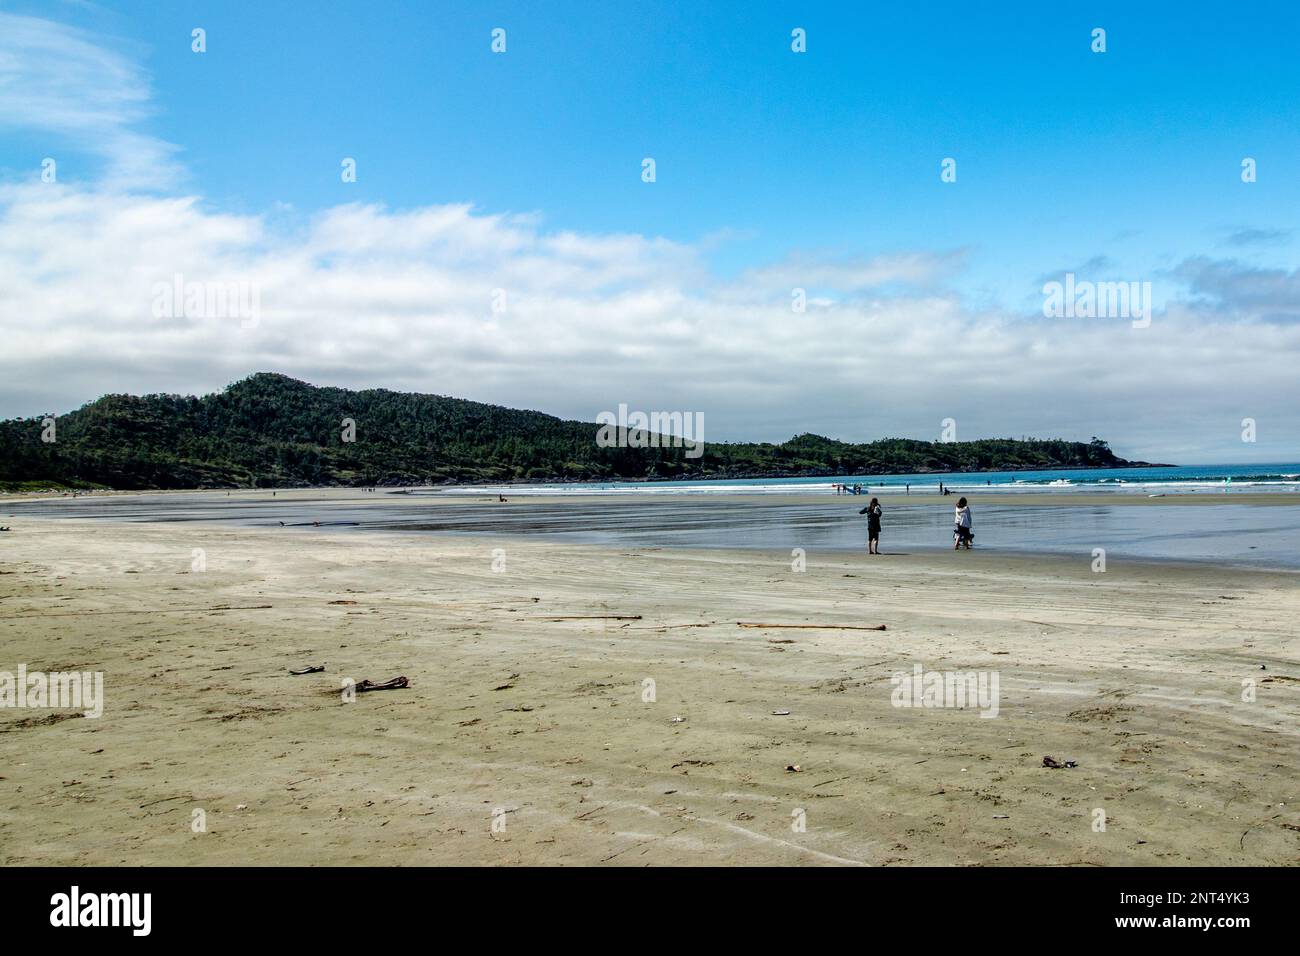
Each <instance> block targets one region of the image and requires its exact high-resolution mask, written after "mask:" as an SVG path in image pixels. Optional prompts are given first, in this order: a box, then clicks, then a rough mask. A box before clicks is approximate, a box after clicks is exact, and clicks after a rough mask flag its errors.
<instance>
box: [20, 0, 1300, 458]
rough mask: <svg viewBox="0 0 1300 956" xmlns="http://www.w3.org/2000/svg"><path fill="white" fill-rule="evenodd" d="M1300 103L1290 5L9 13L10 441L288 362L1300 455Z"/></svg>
mask: <svg viewBox="0 0 1300 956" xmlns="http://www.w3.org/2000/svg"><path fill="white" fill-rule="evenodd" d="M990 8H992V9H990ZM1097 28H1100V29H1103V30H1104V31H1105V38H1104V39H1105V50H1104V52H1098V51H1095V50H1094V47H1095V46H1096V45H1097V41H1096V39H1095V38H1094V31H1095V30H1096V29H1097ZM196 29H202V30H203V31H204V41H205V49H204V50H203V52H196V51H195V50H194V45H195V40H194V35H193V31H194V30H196ZM498 29H499V30H503V31H504V43H505V48H504V51H503V52H494V50H493V31H494V30H498ZM795 30H801V31H803V34H802V35H803V36H804V37H805V39H806V43H805V49H804V51H803V52H796V51H795V50H794V49H792V46H793V45H795V40H794V39H793V37H792V31H795ZM1297 113H1300V7H1298V6H1297V5H1295V4H1294V3H1283V2H1263V3H1256V4H1248V5H1228V4H1222V3H1207V2H1179V3H1174V2H1168V3H1166V2H1149V3H1142V4H1133V3H1083V2H1080V3H1071V4H1043V3H1030V2H1008V3H1002V4H970V3H942V2H941V3H929V4H924V5H913V4H889V5H886V4H875V3H862V2H855V3H843V4H841V3H778V2H749V3H730V2H716V3H709V4H695V3H662V2H654V0H642V2H637V3H613V2H609V0H604V2H599V3H586V2H556V3H548V4H540V3H531V2H518V3H491V2H487V3H485V2H441V0H426V2H412V3H397V2H382V0H380V2H366V3H361V2H321V3H317V4H312V5H311V6H310V7H305V6H303V5H302V4H292V3H286V2H273V0H272V2H266V0H263V2H257V3H251V2H239V0H235V2H232V0H225V2H220V3H215V2H213V3H198V2H185V0H178V2H171V3H167V4H157V3H144V2H139V3H137V2H89V0H41V2H39V3H34V2H24V0H16V2H0V342H3V343H4V345H3V347H0V416H6V417H8V416H20V415H21V416H30V415H38V414H46V413H50V412H65V411H68V410H71V409H73V408H76V407H78V406H79V405H81V404H83V403H85V402H88V401H91V400H93V399H95V398H97V397H99V396H100V395H101V394H104V393H106V392H131V393H137V394H138V393H145V392H179V393H185V394H204V393H207V392H211V391H216V390H219V389H221V388H222V387H224V386H225V385H227V384H229V383H230V382H232V381H235V380H237V379H239V378H243V377H245V376H247V375H249V374H251V373H253V372H257V371H279V372H283V373H285V374H289V375H293V376H295V377H298V378H302V379H304V380H307V381H310V382H313V383H315V384H321V385H338V386H344V387H350V388H369V387H387V388H393V389H400V390H410V391H420V392H431V393H436V394H443V395H454V396H457V397H462V398H469V399H474V400H477V401H485V402H493V403H497V404H502V405H509V406H514V407H523V408H533V409H538V410H542V411H546V412H550V413H552V414H556V415H560V416H562V417H566V418H574V419H580V420H588V421H594V419H595V416H596V415H597V413H599V412H600V411H603V410H612V409H616V408H617V407H618V405H619V404H620V403H625V404H627V405H628V406H629V407H630V408H632V409H643V410H646V411H655V410H662V411H674V410H675V411H683V412H695V413H697V414H702V415H703V416H704V421H705V433H706V439H707V440H714V441H718V440H762V441H780V440H783V439H786V438H789V437H791V436H792V435H794V434H797V433H801V432H816V433H819V434H824V435H829V436H832V437H836V438H841V439H845V440H851V441H866V440H871V439H874V438H881V437H893V436H903V437H912V438H924V439H936V438H938V437H939V435H940V432H941V429H942V427H943V422H944V420H945V419H952V420H953V422H955V427H956V437H957V438H958V439H959V440H960V439H973V438H980V437H1020V436H1031V435H1032V436H1037V437H1045V438H1046V437H1062V438H1069V439H1077V440H1083V441H1087V440H1088V439H1090V438H1091V437H1092V436H1094V435H1096V436H1100V437H1102V438H1105V439H1107V440H1109V441H1110V443H1111V446H1112V448H1113V449H1114V450H1115V451H1116V452H1117V453H1118V454H1120V455H1123V456H1125V457H1129V458H1141V459H1145V460H1151V461H1173V462H1178V463H1186V464H1205V463H1220V462H1222V463H1228V462H1252V461H1255V462H1294V461H1297V460H1300V416H1298V415H1297V412H1296V406H1297V399H1298V398H1300V389H1298V388H1297V386H1296V384H1295V383H1296V381H1297V374H1296V370H1295V359H1296V356H1297V354H1298V352H1300V272H1297V265H1296V262H1297V255H1296V254H1297V251H1300V234H1298V233H1297V224H1296V218H1297V210H1298V209H1300V122H1297ZM647 158H649V159H653V161H654V181H652V182H647V181H645V177H644V174H643V173H644V161H645V160H646V159H647ZM348 159H350V160H353V161H355V171H356V175H355V181H344V180H345V176H344V175H343V172H344V169H343V163H344V161H345V160H348ZM1246 159H1250V160H1253V164H1252V165H1253V169H1254V181H1252V182H1245V181H1243V160H1246ZM49 160H52V161H53V167H52V169H51V168H50V166H49V163H48V162H47V161H49ZM945 160H953V161H954V162H955V166H954V167H953V168H955V180H954V181H945V177H944V176H943V175H942V173H943V170H944V161H945ZM949 178H952V177H949ZM1066 273H1074V274H1075V275H1076V277H1077V279H1078V280H1081V281H1089V282H1125V283H1137V284H1138V286H1137V287H1138V288H1139V289H1141V288H1143V285H1142V284H1143V283H1149V284H1150V285H1149V289H1150V297H1151V302H1152V310H1151V314H1150V316H1149V318H1150V321H1149V322H1147V323H1143V322H1141V321H1137V322H1134V321H1130V319H1129V317H1128V316H1127V315H1123V316H1096V317H1089V316H1086V315H1083V316H1080V315H1066V316H1048V315H1045V314H1044V300H1045V292H1044V285H1045V283H1049V282H1052V281H1061V282H1064V281H1065V274H1066ZM178 276H179V277H180V278H179V279H177V277H178ZM176 283H179V284H180V285H181V287H182V289H183V290H184V289H185V288H186V286H187V285H188V286H197V288H199V289H200V291H204V292H208V291H210V290H212V289H214V288H217V287H222V288H225V287H230V288H238V289H239V290H241V292H242V293H243V294H244V299H243V300H240V301H242V302H243V303H244V305H243V306H242V309H243V311H242V312H241V311H239V310H238V309H232V308H230V307H227V308H225V309H224V310H223V308H222V307H221V306H220V304H219V303H215V304H214V303H212V302H208V303H206V304H205V305H204V307H203V308H201V309H200V308H190V309H186V308H182V307H179V306H176V305H171V306H166V305H164V306H161V307H160V305H159V303H160V296H162V295H163V293H162V291H161V289H162V287H163V286H164V285H165V286H167V287H168V288H170V287H172V286H173V285H174V284H176ZM795 290H803V292H802V297H803V301H804V303H805V305H804V307H803V309H802V311H800V310H799V309H798V308H797V307H796V305H795V302H796V299H798V298H799V293H796V291H795ZM252 310H255V311H256V316H255V317H252V316H251V311H252ZM1245 419H1251V420H1253V422H1254V437H1255V441H1249V442H1248V441H1243V440H1242V436H1243V420H1245Z"/></svg>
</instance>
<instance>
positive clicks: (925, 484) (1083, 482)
mask: <svg viewBox="0 0 1300 956" xmlns="http://www.w3.org/2000/svg"><path fill="white" fill-rule="evenodd" d="M940 482H943V484H944V485H946V486H947V487H949V488H951V489H953V491H954V492H958V493H962V492H971V491H981V490H982V491H998V492H1017V491H1032V492H1036V493H1042V492H1045V491H1050V492H1070V491H1086V492H1090V493H1098V492H1103V493H1115V494H1147V495H1152V494H1173V493H1184V492H1192V491H1197V492H1205V491H1225V490H1228V489H1230V490H1231V491H1233V492H1238V491H1274V492H1289V491H1300V464H1296V463H1292V464H1261V465H1175V466H1169V467H1161V468H1061V469H1052V470H1047V471H991V472H944V473H939V472H935V473H927V474H923V475H922V474H910V475H844V476H841V477H827V478H821V477H819V478H745V479H722V480H711V481H619V482H604V483H601V482H586V483H580V484H579V483H559V484H546V483H540V484H535V485H504V486H495V485H493V486H482V485H476V486H465V487H457V488H447V489H444V488H439V489H437V491H438V493H439V494H481V493H483V492H485V491H488V492H491V491H498V490H499V491H501V492H502V493H513V494H524V495H527V494H546V495H553V494H565V495H569V494H572V495H596V494H627V493H629V492H637V493H648V494H745V493H748V494H763V493H765V492H767V493H770V492H779V493H781V494H790V493H798V492H806V493H808V494H829V493H831V489H832V487H833V486H834V485H836V484H847V485H862V487H863V488H864V489H872V488H874V489H877V490H880V489H890V490H895V489H896V490H902V489H903V488H904V487H906V486H908V485H910V486H911V487H912V488H913V489H915V490H919V491H922V492H924V491H927V490H928V491H933V490H935V489H937V488H938V486H939V483H940Z"/></svg>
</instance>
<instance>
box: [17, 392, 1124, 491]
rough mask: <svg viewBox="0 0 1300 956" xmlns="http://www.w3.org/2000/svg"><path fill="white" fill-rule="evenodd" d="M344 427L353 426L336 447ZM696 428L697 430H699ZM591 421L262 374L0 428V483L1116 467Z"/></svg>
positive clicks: (1048, 445)
mask: <svg viewBox="0 0 1300 956" xmlns="http://www.w3.org/2000/svg"><path fill="white" fill-rule="evenodd" d="M344 419H351V420H352V421H353V422H354V423H355V440H353V441H345V440H344V432H345V428H346V425H345V423H344ZM706 425H707V423H706ZM597 428H598V426H597V425H595V424H594V423H589V422H574V421H563V420H561V419H559V418H555V417H554V416H551V415H545V414H542V413H541V412H528V411H519V410H517V409H512V408H502V407H500V406H497V405H483V404H480V403H478V402H469V401H464V400H462V399H456V398H444V397H442V396H437V395H420V394H414V393H405V392H390V391H387V390H385V389H369V390H366V391H361V392H353V391H348V390H346V389H341V388H316V387H314V386H311V385H308V384H306V383H305V382H299V381H297V380H295V379H292V378H288V377H287V376H284V375H276V374H271V373H260V374H257V375H253V376H251V377H249V378H246V379H244V380H243V381H240V382H236V383H235V384H233V385H231V386H229V387H228V388H227V389H226V390H225V391H223V392H220V393H218V394H215V395H205V396H204V397H202V398H195V397H192V396H180V395H145V396H140V397H137V396H132V395H106V396H104V397H103V398H101V399H99V400H98V401H95V402H91V403H90V404H88V405H86V406H84V407H82V408H80V409H78V410H76V411H74V412H70V413H68V414H66V415H60V416H58V417H57V419H56V421H55V427H54V434H53V437H54V439H55V440H54V441H52V442H51V441H43V440H42V432H43V430H44V431H45V432H46V434H47V437H49V436H48V428H44V427H43V425H42V419H40V418H29V419H13V420H10V421H4V422H0V486H4V487H7V488H15V487H26V488H37V487H45V486H49V485H64V486H68V487H88V486H107V487H111V488H122V489H148V488H198V487H207V488H214V487H268V486H292V485H298V486H302V485H372V484H374V485H395V484H422V483H434V484H436V483H445V482H453V481H454V482H479V481H513V480H523V481H542V480H547V479H553V480H554V479H559V480H584V479H585V480H600V479H605V480H609V479H621V478H631V479H646V478H758V477H785V476H797V475H869V474H887V473H894V474H897V473H907V472H927V471H931V472H933V471H979V470H1014V469H1033V468H1059V467H1107V466H1109V467H1120V466H1126V465H1136V464H1144V463H1143V462H1126V461H1124V460H1122V459H1119V458H1116V457H1115V456H1114V455H1113V454H1111V451H1110V449H1109V448H1108V447H1107V445H1106V443H1105V442H1103V441H1101V440H1099V439H1096V438H1094V439H1093V440H1092V441H1091V442H1071V441H1060V440H1050V441H1041V440H1020V441H1017V440H1013V439H981V440H979V441H969V442H947V443H938V442H925V441H914V440H910V439H903V438H887V439H882V440H880V441H874V442H870V443H867V444H860V445H854V444H847V443H845V442H839V441H835V440H833V439H829V438H822V437H820V436H818V435H800V436H798V437H796V438H793V439H791V440H790V441H787V442H783V443H781V444H777V445H773V444H766V443H763V444H749V443H737V444H716V443H711V442H708V431H707V427H706V429H705V435H704V437H705V451H704V453H703V455H701V456H699V457H695V458H690V457H687V455H686V452H687V451H688V449H684V448H671V447H668V448H619V447H610V448H602V447H599V446H598V444H597V442H596V433H597Z"/></svg>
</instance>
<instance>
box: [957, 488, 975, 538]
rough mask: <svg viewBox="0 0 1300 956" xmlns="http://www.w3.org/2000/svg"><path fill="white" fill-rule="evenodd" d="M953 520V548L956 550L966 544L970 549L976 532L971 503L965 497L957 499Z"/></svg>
mask: <svg viewBox="0 0 1300 956" xmlns="http://www.w3.org/2000/svg"><path fill="white" fill-rule="evenodd" d="M952 521H953V529H952V549H953V550H954V551H956V550H957V549H958V548H960V547H961V546H962V545H963V544H964V545H965V546H966V550H967V551H969V550H970V545H971V540H972V539H973V538H974V537H975V532H974V531H972V530H971V517H970V505H968V504H967V503H966V499H965V498H958V499H957V507H956V508H954V509H953V513H952Z"/></svg>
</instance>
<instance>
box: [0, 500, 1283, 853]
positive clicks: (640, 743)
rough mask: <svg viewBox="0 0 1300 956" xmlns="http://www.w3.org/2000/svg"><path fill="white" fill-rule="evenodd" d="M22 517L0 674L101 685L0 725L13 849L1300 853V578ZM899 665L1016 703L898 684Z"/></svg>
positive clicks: (4, 554) (4, 595)
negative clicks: (90, 705)
mask: <svg viewBox="0 0 1300 956" xmlns="http://www.w3.org/2000/svg"><path fill="white" fill-rule="evenodd" d="M1243 497H1244V496H1243ZM1016 500H1017V501H1022V500H1023V499H1022V498H1021V497H1020V496H1016ZM1057 500H1058V501H1059V499H1057ZM1108 500H1111V499H1108ZM5 523H7V524H10V525H13V526H14V531H13V532H12V533H6V534H4V535H0V670H8V671H14V670H15V669H16V668H17V665H19V664H20V663H22V664H26V665H27V666H28V668H29V669H30V670H44V671H56V670H59V671H65V670H72V669H75V670H86V671H103V672H104V673H105V683H106V687H105V695H106V698H107V701H106V705H105V710H104V714H103V716H102V717H100V718H98V719H89V718H83V717H74V718H72V719H58V720H56V719H53V717H52V715H51V713H50V712H48V711H33V710H21V709H15V710H0V863H3V864H7V865H15V864H28V865H31V864H222V865H225V864H286V863H294V864H347V863H381V864H450V863H462V864H521V863H522V864H548V865H549V864H599V863H608V864H611V865H637V866H640V865H647V864H702V863H709V864H783V865H789V864H795V865H802V864H869V865H903V864H943V865H948V864H953V865H992V864H1076V865H1077V864H1094V865H1095V864H1103V865H1115V864H1158V865H1175V864H1193V865H1225V864H1228V865H1251V866H1254V865H1286V864H1295V863H1296V862H1297V861H1298V860H1300V792H1297V791H1298V789H1300V747H1298V745H1297V736H1296V732H1297V717H1300V642H1298V641H1297V636H1296V635H1297V628H1296V620H1297V612H1298V611H1300V590H1298V589H1297V584H1298V583H1300V578H1297V576H1296V575H1290V574H1282V573H1267V572H1246V571H1225V570H1217V569H1212V568H1189V567H1177V566H1168V565H1166V566H1155V565H1140V564H1129V563H1124V562H1120V561H1116V560H1112V561H1111V562H1110V564H1109V568H1108V570H1107V571H1106V573H1104V574H1094V573H1092V572H1091V570H1090V568H1089V562H1088V561H1087V560H1069V559H1024V558H1019V559H1018V558H1009V557H1006V556H1001V555H997V554H993V553H988V552H982V551H979V550H975V551H972V552H969V553H967V552H962V553H959V554H954V553H951V552H948V553H942V554H931V555H919V554H914V555H906V556H900V555H895V556H890V555H883V556H881V557H876V558H869V557H868V556H866V555H865V554H861V555H837V556H834V557H830V556H819V555H817V554H816V553H812V554H809V555H808V565H807V570H806V571H804V572H802V573H798V572H795V571H792V569H791V558H790V555H789V554H788V553H774V552H739V551H733V552H708V551H669V550H654V549H618V548H598V547H588V546H581V547H580V546H571V545H563V544H555V543H552V542H546V541H541V540H538V539H532V540H520V539H513V540H503V539H492V538H482V537H473V538H470V537H446V536H430V535H398V534H391V535H366V534H330V533H324V532H315V531H311V530H307V531H302V532H297V531H275V532H272V531H250V530H243V529H227V528H215V527H204V526H196V525H185V526H182V525H178V524H167V525H161V524H127V523H109V522H86V521H74V520H58V521H54V520H40V519H31V518H26V517H22V516H19V517H16V518H11V519H7V520H6V522H5ZM196 548H199V549H203V551H204V553H205V558H206V570H204V571H193V570H191V564H192V561H193V560H194V557H193V555H194V552H193V549H196ZM494 548H501V549H504V558H505V569H504V571H501V572H494V571H493V569H492V562H493V557H494V555H493V549H494ZM601 615H640V617H639V618H638V619H635V620H618V619H607V620H605V619H569V620H564V619H562V618H566V617H570V616H583V617H588V616H593V617H594V616H601ZM738 621H747V622H763V623H786V624H802V623H815V624H822V625H825V624H841V625H858V626H861V625H873V624H885V625H887V627H888V630H886V631H884V632H877V631H865V630H817V629H807V630H804V629H762V628H741V627H738V626H737V623H736V622H738ZM322 661H324V662H327V670H326V672H325V673H323V674H312V675H309V676H302V677H291V676H288V674H287V670H288V668H290V667H297V666H301V665H304V664H316V663H320V662H322ZM915 662H920V663H922V664H923V665H924V666H925V667H926V668H927V669H931V670H945V671H951V670H961V671H966V670H980V671H996V672H997V673H998V675H999V679H1000V691H1001V695H1000V696H1001V699H1000V713H999V716H998V717H996V718H994V719H988V718H982V717H981V716H980V714H979V711H978V710H976V709H963V710H958V709H915V708H898V707H894V706H892V705H891V695H892V692H893V689H894V688H893V685H892V683H891V680H890V678H891V676H892V675H893V674H894V673H896V672H900V671H902V672H910V671H911V669H912V665H913V663H915ZM1261 665H1263V666H1264V667H1265V668H1266V669H1264V670H1261ZM399 674H400V675H405V676H407V677H409V678H410V681H411V685H410V687H409V688H408V689H406V690H397V691H386V692H378V693H372V694H362V695H359V696H358V697H357V699H356V701H355V702H354V703H344V702H343V701H342V699H341V695H340V693H339V688H340V682H341V680H342V678H345V677H348V678H352V679H354V680H357V681H360V680H362V679H365V678H369V679H372V680H384V679H387V678H390V677H394V676H396V675H399ZM647 679H648V680H653V681H654V690H655V698H656V699H655V701H654V702H645V701H644V700H643V696H644V694H645V690H644V687H645V684H644V682H645V681H646V680H647ZM1243 681H1253V682H1254V688H1255V699H1254V701H1253V702H1244V701H1243V700H1242V695H1243ZM777 710H788V711H789V712H790V713H789V714H788V715H785V716H777V715H774V714H773V711H777ZM59 716H62V714H60V715H59ZM675 717H684V718H685V720H683V721H679V722H673V718H675ZM1045 755H1052V756H1054V757H1056V758H1057V759H1059V760H1074V761H1078V764H1079V765H1078V767H1076V768H1074V769H1060V770H1053V769H1047V768H1044V767H1043V766H1042V762H1043V757H1044V756H1045ZM792 764H797V765H799V766H800V767H801V768H802V769H801V772H798V773H794V772H789V771H787V770H786V769H785V768H786V767H787V765H792ZM196 810H202V811H203V812H204V813H205V814H206V832H194V830H193V828H192V825H191V824H192V820H193V819H194V816H195V811H196ZM1098 810H1101V811H1104V813H1105V817H1106V826H1105V830H1104V832H1098V831H1096V830H1095V829H1094V821H1095V820H1096V819H1097V815H1096V812H1097V811H1098ZM494 811H495V812H496V813H497V814H498V819H499V820H502V819H503V820H504V821H505V825H504V829H503V830H502V829H500V825H499V823H498V832H493V826H492V823H493V813H494ZM799 811H802V820H803V822H804V824H805V828H804V829H803V830H802V832H801V831H800V830H799V827H798V823H799V820H800V815H799Z"/></svg>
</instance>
